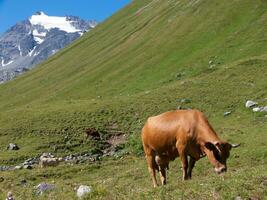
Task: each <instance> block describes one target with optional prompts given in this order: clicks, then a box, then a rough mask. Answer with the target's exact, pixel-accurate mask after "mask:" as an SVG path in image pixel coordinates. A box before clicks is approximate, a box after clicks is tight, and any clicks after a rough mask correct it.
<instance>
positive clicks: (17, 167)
mask: <svg viewBox="0 0 267 200" xmlns="http://www.w3.org/2000/svg"><path fill="white" fill-rule="evenodd" d="M22 168H23V167H22V166H21V165H17V166H15V167H14V169H22Z"/></svg>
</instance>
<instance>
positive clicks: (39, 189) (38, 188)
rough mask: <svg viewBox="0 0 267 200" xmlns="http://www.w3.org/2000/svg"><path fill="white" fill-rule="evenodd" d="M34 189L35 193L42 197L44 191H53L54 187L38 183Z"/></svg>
mask: <svg viewBox="0 0 267 200" xmlns="http://www.w3.org/2000/svg"><path fill="white" fill-rule="evenodd" d="M34 188H35V189H36V193H37V194H38V195H42V194H43V193H44V192H46V191H50V190H54V189H55V185H52V184H48V183H40V184H39V185H37V186H35V187H34Z"/></svg>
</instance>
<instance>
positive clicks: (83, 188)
mask: <svg viewBox="0 0 267 200" xmlns="http://www.w3.org/2000/svg"><path fill="white" fill-rule="evenodd" d="M90 192H92V188H91V187H90V186H87V185H80V187H79V188H78V190H77V196H78V197H79V198H82V197H83V196H85V195H86V194H88V193H90Z"/></svg>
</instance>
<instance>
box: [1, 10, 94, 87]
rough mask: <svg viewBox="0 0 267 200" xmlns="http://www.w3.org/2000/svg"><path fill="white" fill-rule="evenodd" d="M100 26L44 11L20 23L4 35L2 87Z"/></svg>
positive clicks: (2, 46)
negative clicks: (4, 83)
mask: <svg viewBox="0 0 267 200" xmlns="http://www.w3.org/2000/svg"><path fill="white" fill-rule="evenodd" d="M96 24H97V23H96V22H95V21H93V20H90V21H89V20H83V19H81V18H79V17H76V16H65V17H57V16H48V15H47V14H45V13H44V12H42V11H39V12H36V13H35V14H33V15H32V16H31V17H30V18H28V19H26V20H23V21H20V22H18V23H16V24H15V25H14V26H12V27H11V28H9V29H8V30H7V31H6V32H5V33H4V34H3V35H1V36H0V84H1V83H3V82H5V81H8V80H10V79H12V78H14V77H15V76H17V75H19V74H21V73H23V72H25V71H27V70H29V69H31V68H33V67H34V66H36V65H37V64H38V63H40V62H42V61H44V60H45V59H47V58H48V57H49V56H51V55H53V54H55V53H56V52H57V51H59V50H60V49H62V48H63V47H65V46H66V45H68V44H70V43H71V42H72V41H74V40H76V39H77V38H79V37H80V36H81V35H83V33H84V32H87V31H90V30H91V29H92V28H94V27H95V25H96Z"/></svg>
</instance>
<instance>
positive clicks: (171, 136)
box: [142, 110, 238, 187]
mask: <svg viewBox="0 0 267 200" xmlns="http://www.w3.org/2000/svg"><path fill="white" fill-rule="evenodd" d="M142 142H143V147H144V151H145V155H146V160H147V164H148V170H149V172H150V175H151V177H152V181H153V185H154V187H156V186H157V180H156V176H155V171H156V170H158V171H159V172H160V179H161V182H162V184H166V169H168V165H169V161H171V160H174V159H175V158H176V157H178V156H180V158H181V161H182V168H183V180H186V179H190V178H191V175H192V169H193V167H194V165H195V162H196V161H197V160H199V159H200V158H202V157H204V156H206V155H207V157H208V160H209V161H210V163H211V164H212V165H213V167H214V168H215V171H216V172H217V173H218V174H220V173H222V172H226V170H227V167H226V159H227V158H228V157H229V155H230V150H231V148H232V147H237V146H238V145H231V144H229V143H227V142H224V141H222V140H221V139H220V138H219V137H218V135H217V134H216V132H215V131H214V130H213V128H212V127H211V125H210V124H209V122H208V120H207V118H206V117H205V116H204V114H203V113H202V112H200V111H198V110H176V111H170V112H166V113H163V114H160V115H158V116H154V117H150V118H148V120H147V122H146V124H145V126H144V127H143V129H142ZM188 156H189V157H190V160H189V165H188V160H187V157H188ZM188 167H189V169H188Z"/></svg>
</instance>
